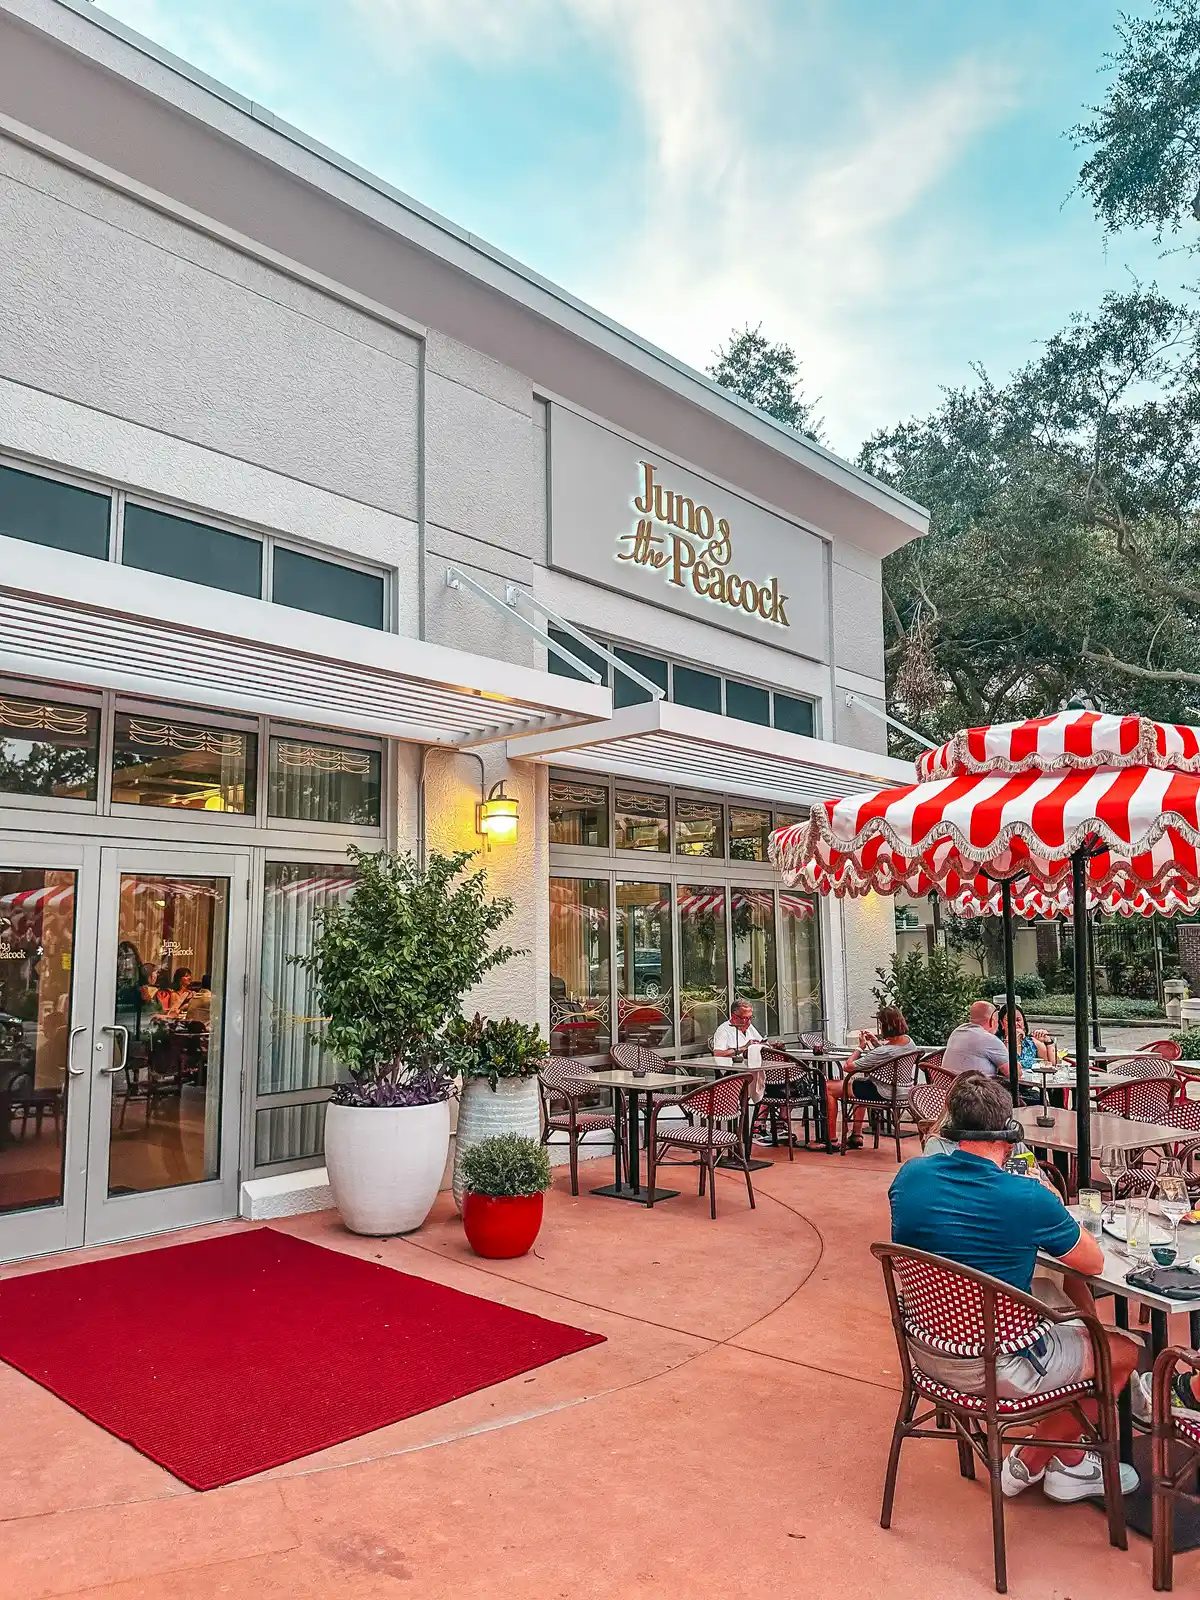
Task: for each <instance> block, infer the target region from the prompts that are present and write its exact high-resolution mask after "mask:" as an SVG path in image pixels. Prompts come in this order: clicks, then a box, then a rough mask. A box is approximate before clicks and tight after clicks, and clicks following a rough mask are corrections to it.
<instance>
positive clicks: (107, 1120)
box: [85, 850, 249, 1243]
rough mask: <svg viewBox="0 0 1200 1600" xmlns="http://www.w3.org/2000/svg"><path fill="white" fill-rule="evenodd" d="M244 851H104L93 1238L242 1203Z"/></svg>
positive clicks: (91, 1156)
mask: <svg viewBox="0 0 1200 1600" xmlns="http://www.w3.org/2000/svg"><path fill="white" fill-rule="evenodd" d="M248 883H249V864H248V860H247V858H245V857H244V856H240V855H233V854H224V853H223V854H220V855H217V854H215V853H214V854H212V855H209V854H207V853H206V854H194V855H192V854H181V853H180V852H177V851H154V852H151V851H144V850H105V851H104V852H103V859H102V865H101V875H100V899H99V917H100V937H99V939H98V942H97V955H96V999H95V1025H94V1029H93V1033H94V1038H93V1044H92V1060H93V1072H92V1090H91V1114H90V1119H89V1138H88V1163H87V1168H88V1170H87V1201H86V1221H85V1238H86V1240H87V1242H89V1243H98V1242H101V1241H105V1240H110V1239H123V1238H128V1237H130V1236H131V1235H134V1234H139V1233H155V1232H160V1231H161V1230H163V1229H166V1228H175V1227H181V1226H184V1225H186V1224H190V1223H197V1222H210V1221H216V1220H218V1219H220V1218H221V1217H229V1216H233V1215H235V1214H236V1211H237V1180H238V1130H239V1124H240V1097H239V1088H240V1082H241V1072H242V1032H243V1012H244V1009H245V991H246V982H245V973H246V904H247V886H248Z"/></svg>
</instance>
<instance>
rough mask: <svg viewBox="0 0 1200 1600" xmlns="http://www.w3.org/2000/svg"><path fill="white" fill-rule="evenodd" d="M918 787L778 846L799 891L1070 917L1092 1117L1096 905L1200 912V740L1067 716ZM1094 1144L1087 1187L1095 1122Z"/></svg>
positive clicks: (947, 760)
mask: <svg viewBox="0 0 1200 1600" xmlns="http://www.w3.org/2000/svg"><path fill="white" fill-rule="evenodd" d="M917 775H918V782H916V783H914V784H906V785H904V786H903V787H901V788H897V789H885V790H882V791H880V792H879V793H876V794H867V795H852V796H850V797H848V798H846V799H844V800H827V801H824V802H822V803H820V804H818V805H816V806H814V807H813V810H812V814H811V816H810V817H809V819H808V821H806V822H804V823H800V824H798V825H797V826H795V827H791V828H783V829H779V830H777V831H776V832H775V833H774V834H772V836H771V844H770V855H771V859H772V860H773V861H774V862H775V864H776V865H777V866H778V867H779V868H780V869H781V870H782V871H783V873H784V874H785V876H786V878H787V879H788V881H789V883H791V884H794V885H800V886H803V887H805V888H808V889H815V890H817V891H819V892H820V893H823V894H836V895H861V894H868V893H871V892H875V893H880V894H896V893H899V892H900V891H902V890H903V891H907V892H908V893H911V894H927V893H929V892H930V891H931V890H936V891H937V893H938V894H939V895H941V896H942V897H943V898H944V899H945V900H946V902H947V903H948V905H949V906H950V907H951V908H952V909H954V910H958V911H961V912H965V913H966V914H976V915H977V914H980V913H981V912H983V911H988V910H991V909H992V908H993V906H995V905H996V904H997V901H999V903H1000V905H1001V907H1002V908H1003V909H1006V910H1009V909H1012V910H1019V911H1020V913H1021V914H1022V915H1026V916H1037V915H1046V914H1047V911H1048V909H1049V908H1053V910H1054V911H1056V912H1058V913H1059V914H1066V913H1067V912H1068V911H1069V912H1070V913H1071V914H1072V915H1073V916H1074V918H1075V928H1076V937H1075V960H1076V985H1075V987H1076V1061H1077V1063H1078V1068H1079V1079H1078V1094H1077V1108H1078V1107H1080V1106H1082V1107H1083V1108H1086V1107H1087V1105H1088V1096H1087V1092H1086V1091H1087V1076H1086V1071H1087V1031H1086V1020H1087V1019H1086V1004H1085V1000H1084V995H1083V990H1084V989H1085V988H1086V959H1085V956H1084V945H1085V943H1086V938H1087V933H1086V917H1087V911H1088V907H1089V905H1094V906H1096V907H1098V908H1099V909H1101V910H1105V911H1110V912H1112V911H1116V912H1124V913H1125V914H1134V913H1148V912H1150V911H1154V910H1163V911H1167V910H1191V909H1194V907H1195V906H1196V904H1197V903H1200V728H1191V727H1186V726H1182V725H1179V724H1175V723H1160V722H1152V721H1150V720H1149V719H1148V718H1145V717H1136V716H1112V715H1105V714H1101V713H1098V712H1092V711H1064V712H1060V713H1058V714H1057V715H1055V716H1051V717H1037V718H1033V719H1031V720H1029V721H1025V722H1016V723H1005V724H1002V725H998V726H996V727H991V728H970V729H967V730H966V731H964V732H962V733H958V734H956V735H955V736H954V738H953V739H951V740H949V741H948V742H947V743H946V744H944V745H942V746H941V747H940V748H938V749H936V750H930V751H927V752H924V753H923V754H922V755H921V757H920V760H919V761H918V763H917ZM1005 884H1007V888H1005V887H1004V885H1005ZM998 885H999V887H998ZM1078 1140H1079V1158H1080V1165H1081V1171H1082V1172H1083V1173H1085V1174H1086V1172H1087V1171H1088V1162H1089V1160H1090V1148H1089V1125H1088V1122H1087V1118H1086V1115H1085V1116H1083V1117H1082V1118H1081V1121H1080V1126H1079V1134H1078Z"/></svg>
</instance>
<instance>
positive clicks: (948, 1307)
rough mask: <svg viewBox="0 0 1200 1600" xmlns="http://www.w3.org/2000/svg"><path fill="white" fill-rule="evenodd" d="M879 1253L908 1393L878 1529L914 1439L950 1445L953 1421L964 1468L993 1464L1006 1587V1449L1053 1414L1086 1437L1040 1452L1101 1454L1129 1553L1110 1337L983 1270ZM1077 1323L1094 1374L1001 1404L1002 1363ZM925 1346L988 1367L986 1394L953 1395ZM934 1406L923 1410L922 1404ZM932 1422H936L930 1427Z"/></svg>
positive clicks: (1114, 1529)
mask: <svg viewBox="0 0 1200 1600" xmlns="http://www.w3.org/2000/svg"><path fill="white" fill-rule="evenodd" d="M871 1253H872V1255H874V1256H875V1257H876V1258H877V1260H878V1261H879V1263H880V1265H881V1266H882V1267H883V1279H884V1283H885V1285H886V1287H887V1296H888V1305H889V1306H890V1308H891V1313H892V1327H893V1329H894V1331H895V1335H896V1345H897V1348H898V1350H899V1353H900V1370H901V1375H902V1377H903V1381H904V1392H903V1394H902V1396H901V1399H900V1410H899V1412H898V1414H897V1416H896V1425H895V1427H894V1428H893V1430H892V1447H891V1451H890V1453H889V1456H888V1466H887V1478H886V1480H885V1483H884V1490H883V1510H882V1513H881V1515H880V1518H879V1521H880V1525H881V1526H882V1527H884V1528H887V1527H890V1526H891V1520H892V1503H893V1500H894V1499H895V1494H896V1475H897V1471H898V1469H899V1466H900V1449H901V1446H902V1445H903V1444H904V1441H905V1440H906V1439H943V1440H944V1439H946V1438H948V1432H947V1429H946V1421H947V1420H948V1421H949V1422H950V1423H951V1424H952V1426H953V1430H954V1437H955V1439H956V1440H957V1443H958V1465H959V1471H960V1472H961V1474H962V1476H963V1477H964V1478H973V1477H974V1476H975V1460H976V1458H978V1459H979V1460H980V1461H981V1462H982V1463H983V1465H984V1466H985V1467H986V1468H987V1471H988V1477H989V1480H990V1484H991V1494H992V1548H993V1558H994V1561H995V1573H996V1588H997V1590H998V1591H999V1592H1000V1593H1001V1594H1003V1593H1005V1591H1006V1590H1007V1587H1008V1577H1007V1562H1006V1553H1005V1545H1004V1493H1003V1490H1002V1488H1001V1484H1000V1469H1001V1467H1002V1466H1003V1462H1004V1447H1005V1445H1017V1444H1027V1443H1032V1442H1035V1441H1032V1440H1030V1438H1029V1435H1028V1433H1026V1432H1021V1433H1017V1432H1016V1431H1015V1430H1017V1429H1021V1428H1023V1427H1027V1426H1028V1424H1029V1423H1031V1422H1034V1421H1037V1420H1038V1419H1040V1418H1041V1417H1044V1416H1048V1415H1049V1414H1050V1413H1051V1412H1054V1411H1068V1412H1070V1413H1071V1415H1072V1418H1073V1420H1074V1421H1075V1422H1076V1423H1078V1424H1079V1426H1080V1428H1081V1430H1082V1433H1081V1435H1080V1436H1077V1437H1076V1438H1075V1439H1072V1440H1067V1439H1038V1440H1037V1441H1036V1443H1037V1444H1038V1445H1039V1446H1042V1445H1048V1446H1050V1448H1053V1447H1054V1446H1055V1445H1060V1446H1062V1447H1063V1448H1070V1449H1078V1448H1080V1447H1081V1446H1082V1447H1083V1448H1086V1449H1091V1450H1095V1451H1096V1452H1097V1453H1098V1454H1099V1456H1100V1461H1101V1464H1102V1466H1103V1470H1104V1489H1105V1497H1104V1500H1105V1508H1106V1510H1107V1512H1108V1537H1109V1542H1110V1543H1111V1544H1114V1545H1116V1546H1117V1547H1118V1549H1121V1550H1124V1549H1125V1548H1126V1536H1125V1508H1124V1504H1123V1502H1122V1499H1121V1477H1120V1462H1119V1458H1118V1450H1119V1443H1118V1430H1117V1406H1116V1397H1115V1396H1114V1394H1113V1390H1112V1368H1111V1364H1110V1361H1109V1349H1108V1339H1107V1338H1106V1336H1105V1332H1104V1329H1103V1327H1102V1326H1101V1324H1100V1322H1099V1321H1098V1320H1097V1319H1096V1318H1095V1317H1093V1316H1086V1315H1084V1314H1082V1313H1081V1312H1079V1311H1076V1310H1074V1309H1073V1308H1072V1309H1071V1310H1070V1311H1056V1310H1053V1309H1052V1308H1051V1307H1049V1306H1045V1305H1043V1304H1042V1303H1041V1302H1040V1301H1038V1300H1035V1299H1034V1298H1033V1296H1032V1295H1028V1294H1022V1293H1020V1291H1019V1290H1016V1289H1013V1288H1011V1287H1010V1286H1009V1285H1008V1284H1006V1283H1002V1282H1001V1281H1000V1280H999V1279H998V1278H991V1277H989V1276H988V1275H987V1274H986V1273H983V1272H975V1271H973V1270H972V1269H971V1268H969V1267H962V1266H959V1265H958V1263H957V1262H954V1261H947V1260H945V1259H944V1258H943V1257H941V1256H935V1255H929V1254H928V1253H927V1252H925V1251H923V1250H910V1249H908V1248H906V1247H905V1246H903V1245H896V1244H873V1245H872V1246H871ZM1071 1321H1078V1322H1081V1323H1083V1325H1084V1326H1085V1328H1086V1329H1087V1332H1088V1336H1089V1338H1090V1339H1091V1341H1092V1351H1093V1359H1094V1363H1095V1376H1094V1377H1092V1378H1086V1379H1081V1380H1080V1381H1078V1382H1076V1383H1069V1384H1064V1385H1063V1386H1062V1387H1061V1388H1058V1389H1051V1390H1047V1391H1046V1393H1044V1394H1038V1395H1030V1396H1026V1397H1024V1398H1022V1399H1016V1400H1010V1399H1002V1398H1000V1397H999V1396H998V1395H997V1393H996V1362H997V1359H998V1358H999V1357H1000V1356H1004V1355H1015V1354H1016V1353H1017V1352H1018V1351H1020V1350H1026V1349H1028V1348H1029V1347H1030V1345H1032V1344H1034V1343H1035V1342H1036V1340H1037V1339H1038V1337H1039V1335H1040V1334H1041V1332H1042V1330H1043V1329H1044V1328H1045V1327H1047V1326H1048V1325H1049V1324H1051V1323H1054V1322H1071ZM922 1348H924V1349H926V1350H929V1351H931V1352H935V1353H937V1354H940V1355H944V1356H961V1357H970V1358H974V1359H975V1360H978V1361H980V1362H982V1366H983V1376H984V1392H983V1393H982V1394H968V1393H964V1392H962V1391H960V1390H957V1389H951V1388H948V1387H947V1386H946V1384H944V1383H941V1382H938V1381H937V1380H936V1379H934V1378H931V1377H930V1376H928V1374H926V1373H924V1372H922V1371H921V1369H920V1367H919V1366H918V1365H915V1361H916V1360H919V1359H920V1353H921V1350H922ZM1084 1400H1094V1401H1095V1402H1096V1408H1097V1418H1098V1420H1097V1421H1096V1422H1093V1421H1092V1420H1091V1419H1090V1418H1089V1417H1088V1415H1087V1413H1086V1412H1085V1411H1084V1410H1083V1407H1082V1402H1083V1401H1084ZM923 1405H924V1406H927V1407H928V1409H927V1410H923V1411H922V1410H920V1408H921V1407H922V1406H923ZM931 1421H933V1422H934V1423H935V1426H934V1427H933V1428H930V1427H928V1426H927V1424H928V1423H929V1422H931Z"/></svg>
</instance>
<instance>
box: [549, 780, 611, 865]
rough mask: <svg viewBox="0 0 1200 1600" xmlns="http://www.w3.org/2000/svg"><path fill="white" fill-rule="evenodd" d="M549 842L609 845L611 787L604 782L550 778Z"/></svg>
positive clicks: (604, 846) (603, 847) (599, 846)
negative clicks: (609, 795) (579, 781)
mask: <svg viewBox="0 0 1200 1600" xmlns="http://www.w3.org/2000/svg"><path fill="white" fill-rule="evenodd" d="M550 843H551V844H573V845H588V846H590V847H594V848H597V849H601V850H607V849H608V790H607V788H606V787H605V786H604V785H603V784H599V783H575V782H574V781H572V780H570V779H566V778H551V780H550Z"/></svg>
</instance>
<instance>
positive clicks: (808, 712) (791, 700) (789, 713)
mask: <svg viewBox="0 0 1200 1600" xmlns="http://www.w3.org/2000/svg"><path fill="white" fill-rule="evenodd" d="M775 726H776V727H777V728H782V729H783V731H784V732H785V733H804V734H807V735H808V736H809V738H811V737H812V735H813V734H814V733H815V731H816V725H815V722H814V720H813V703H812V701H811V700H797V699H796V698H795V696H794V695H790V694H776V696H775Z"/></svg>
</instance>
